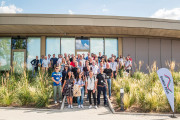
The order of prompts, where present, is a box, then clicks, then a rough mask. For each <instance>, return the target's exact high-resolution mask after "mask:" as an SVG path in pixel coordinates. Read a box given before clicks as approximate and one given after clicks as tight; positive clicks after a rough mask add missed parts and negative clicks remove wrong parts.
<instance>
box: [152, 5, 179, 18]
mask: <svg viewBox="0 0 180 120" xmlns="http://www.w3.org/2000/svg"><path fill="white" fill-rule="evenodd" d="M151 17H152V18H163V19H174V20H180V8H173V9H169V10H168V9H165V8H163V9H159V10H158V11H156V12H155V13H154V14H153V15H152V16H151Z"/></svg>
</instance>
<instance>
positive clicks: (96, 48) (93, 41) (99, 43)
mask: <svg viewBox="0 0 180 120" xmlns="http://www.w3.org/2000/svg"><path fill="white" fill-rule="evenodd" d="M90 52H91V53H94V54H96V55H99V52H101V53H102V54H104V40H103V38H90Z"/></svg>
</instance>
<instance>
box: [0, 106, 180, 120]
mask: <svg viewBox="0 0 180 120" xmlns="http://www.w3.org/2000/svg"><path fill="white" fill-rule="evenodd" d="M58 119H59V120H180V116H178V118H175V119H173V118H170V117H169V115H166V114H164V115H163V114H154V115H153V114H146V115H143V114H126V113H123V114H112V112H111V111H110V110H109V108H108V107H100V108H98V109H88V107H85V108H84V109H78V108H77V107H74V109H68V108H65V109H64V110H63V111H60V110H59V109H35V108H14V107H12V108H11V107H0V120H58Z"/></svg>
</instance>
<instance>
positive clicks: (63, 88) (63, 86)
mask: <svg viewBox="0 0 180 120" xmlns="http://www.w3.org/2000/svg"><path fill="white" fill-rule="evenodd" d="M65 84H66V80H64V84H63V87H62V92H63V89H64V86H65Z"/></svg>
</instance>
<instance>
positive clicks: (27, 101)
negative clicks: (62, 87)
mask: <svg viewBox="0 0 180 120" xmlns="http://www.w3.org/2000/svg"><path fill="white" fill-rule="evenodd" d="M28 73H29V72H24V73H22V74H15V73H13V74H11V75H9V73H8V72H7V73H4V74H1V76H0V79H1V84H0V106H31V107H46V106H48V104H49V100H50V98H52V92H53V89H52V81H51V78H50V77H48V75H47V74H44V73H41V72H39V75H38V76H37V77H35V78H33V77H31V76H30V75H29V74H28Z"/></svg>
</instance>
